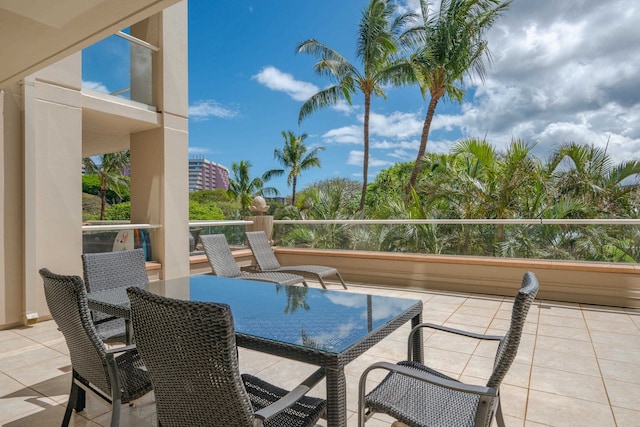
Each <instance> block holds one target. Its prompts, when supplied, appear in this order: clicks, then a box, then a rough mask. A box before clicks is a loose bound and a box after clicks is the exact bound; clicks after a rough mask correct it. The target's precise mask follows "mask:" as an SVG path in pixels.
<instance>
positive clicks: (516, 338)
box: [487, 272, 539, 388]
mask: <svg viewBox="0 0 640 427" xmlns="http://www.w3.org/2000/svg"><path fill="white" fill-rule="evenodd" d="M538 288H539V284H538V279H537V278H536V276H535V274H533V273H531V272H527V273H525V275H524V277H523V278H522V285H521V286H520V290H519V291H518V294H517V295H516V297H515V299H514V301H513V309H512V311H511V324H510V326H509V330H508V331H507V333H506V334H505V336H504V339H503V340H502V341H501V342H500V344H499V345H498V350H497V352H496V357H495V360H494V365H493V373H492V374H491V377H489V381H488V382H487V387H494V388H498V387H499V386H500V383H501V382H502V380H503V379H504V377H505V375H506V374H507V372H508V371H509V368H510V367H511V364H512V363H513V360H514V359H515V357H516V353H517V352H518V346H519V345H520V337H521V336H522V330H523V328H524V322H525V320H526V318H527V313H528V312H529V307H531V304H532V303H533V300H534V299H535V297H536V294H537V293H538Z"/></svg>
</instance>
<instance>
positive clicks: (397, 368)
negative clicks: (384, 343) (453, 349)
mask: <svg viewBox="0 0 640 427" xmlns="http://www.w3.org/2000/svg"><path fill="white" fill-rule="evenodd" d="M374 369H384V370H386V371H389V372H395V373H397V374H400V375H404V376H407V377H411V378H415V379H417V380H419V381H424V382H427V383H431V384H435V385H438V386H440V387H445V388H448V389H451V390H457V391H461V392H464V393H473V394H478V395H487V396H491V397H496V396H497V395H498V390H497V389H496V388H493V387H485V386H479V385H474V384H465V383H461V382H458V381H452V380H448V379H446V378H441V377H438V376H435V375H431V374H429V373H427V372H422V371H417V370H415V369H411V368H409V367H407V366H402V365H396V364H395V363H390V362H377V363H374V364H372V365H370V366H369V367H368V368H366V369H365V370H364V372H363V373H362V375H361V376H360V388H359V397H360V396H361V397H362V398H363V399H364V391H365V390H364V389H365V386H366V380H367V375H368V374H369V372H371V371H372V370H374Z"/></svg>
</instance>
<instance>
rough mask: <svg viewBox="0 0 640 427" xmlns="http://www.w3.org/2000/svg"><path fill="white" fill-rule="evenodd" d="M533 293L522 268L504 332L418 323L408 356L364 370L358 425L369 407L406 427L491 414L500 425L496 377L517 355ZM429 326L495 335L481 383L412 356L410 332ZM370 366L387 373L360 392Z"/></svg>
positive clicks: (471, 425) (484, 421)
mask: <svg viewBox="0 0 640 427" xmlns="http://www.w3.org/2000/svg"><path fill="white" fill-rule="evenodd" d="M537 293H538V280H537V279H536V276H535V275H534V274H533V273H531V272H527V273H525V275H524V277H523V279H522V285H521V287H520V290H519V291H518V294H517V295H516V297H515V300H514V303H513V309H512V313H511V324H510V326H509V330H508V331H507V333H506V334H505V335H504V336H493V335H481V334H475V333H471V332H466V331H461V330H458V329H453V328H449V327H445V326H440V325H434V324H430V323H423V324H420V325H418V326H416V327H415V328H414V329H413V330H412V331H411V334H410V335H409V343H410V344H409V360H408V361H404V362H399V363H398V364H393V363H388V362H378V363H374V364H373V365H371V366H369V367H368V368H366V369H365V370H364V372H363V373H362V376H361V377H360V386H359V393H358V427H364V423H365V421H366V420H367V419H369V418H370V417H371V416H372V415H373V414H374V413H376V412H381V413H385V414H388V415H390V416H392V417H394V418H396V419H397V420H399V421H400V422H402V423H404V424H406V425H407V426H410V427H431V426H457V427H480V426H482V427H489V426H490V425H491V422H492V420H493V418H494V417H495V418H496V421H497V424H498V426H499V427H504V425H505V424H504V418H503V415H502V408H501V406H500V383H501V382H502V380H503V379H504V377H505V375H506V374H507V372H508V370H509V368H510V367H511V364H512V363H513V360H514V359H515V357H516V353H517V351H518V346H519V344H520V337H521V335H522V329H523V327H524V322H525V319H526V317H527V313H528V312H529V307H530V306H531V304H532V303H533V300H534V299H535V297H536V294H537ZM419 328H432V329H436V330H439V331H444V332H450V333H453V334H457V335H462V336H466V337H470V338H475V339H479V340H495V341H498V342H499V344H498V349H497V352H496V356H495V359H494V366H493V372H492V374H491V376H490V377H489V380H488V381H487V383H486V385H485V386H480V385H472V384H466V383H462V382H460V381H458V380H456V379H454V378H451V377H449V376H447V375H445V374H442V373H440V372H438V371H435V370H433V369H431V368H428V367H427V366H424V365H422V364H420V363H417V362H415V361H412V360H411V354H412V349H411V343H412V342H413V340H412V338H413V334H414V333H416V331H417V330H418V329H419ZM375 369H383V370H387V371H389V372H390V373H389V374H387V376H386V377H385V378H384V379H383V380H382V382H381V383H380V384H378V386H377V387H375V388H374V389H373V390H372V391H371V392H370V393H368V394H365V387H366V380H367V375H368V374H369V373H370V372H371V371H372V370H375Z"/></svg>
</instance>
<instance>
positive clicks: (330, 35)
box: [83, 0, 640, 195]
mask: <svg viewBox="0 0 640 427" xmlns="http://www.w3.org/2000/svg"><path fill="white" fill-rule="evenodd" d="M367 4H368V2H367V1H363V0H349V1H344V0H340V1H338V0H323V1H317V0H315V1H308V2H300V1H293V0H278V1H275V2H265V1H255V0H253V1H249V0H219V1H215V2H213V1H205V0H190V1H189V104H190V120H189V151H190V155H192V156H195V155H204V156H205V157H206V158H207V159H209V160H212V161H214V162H217V163H221V164H223V165H225V166H226V167H228V168H231V164H232V163H233V162H237V161H240V160H248V161H250V162H251V163H252V165H253V167H252V169H251V172H252V175H253V176H258V175H261V174H262V173H263V172H265V171H266V170H268V169H273V168H279V167H280V165H279V164H278V163H277V162H276V161H275V160H274V158H273V151H274V149H275V148H281V147H282V145H283V139H282V136H281V135H280V133H281V132H282V131H283V130H284V131H288V130H291V131H293V132H294V133H296V134H301V133H307V134H308V135H309V137H308V138H307V140H306V142H307V145H308V146H310V147H316V146H324V147H325V150H324V151H322V152H321V153H320V158H321V162H322V167H321V168H320V169H311V170H307V171H305V172H303V174H302V175H301V177H300V179H299V184H300V187H299V188H301V187H304V186H305V185H307V184H309V183H312V182H315V181H318V180H320V179H325V178H329V177H336V176H339V177H346V178H353V179H361V177H362V111H363V108H362V97H361V96H358V95H356V96H355V97H354V99H353V105H352V106H348V105H340V106H338V107H337V108H327V109H325V110H321V111H319V112H318V113H315V114H313V115H311V116H309V117H308V118H306V119H305V120H304V121H303V122H302V124H301V125H300V126H298V123H297V118H298V112H299V109H300V106H301V105H302V103H303V102H304V100H306V99H307V98H308V97H309V96H310V95H312V94H313V93H315V91H317V90H318V89H320V88H322V87H324V86H326V85H328V84H330V81H329V79H328V78H320V77H318V76H316V75H315V74H314V72H313V69H312V66H313V64H314V62H315V60H314V58H312V57H310V56H307V55H300V54H296V53H295V46H296V45H297V44H298V43H299V42H301V41H304V40H306V39H309V38H315V39H317V40H319V41H321V42H323V43H325V44H327V45H329V46H331V47H332V48H334V49H335V50H337V51H339V52H340V53H341V54H342V55H343V56H345V57H347V58H348V59H349V60H351V61H352V63H357V58H356V57H355V36H356V33H357V26H358V22H359V20H360V16H361V12H362V10H363V9H364V8H365V7H366V5H367ZM397 5H398V7H399V8H400V9H402V10H412V11H413V10H417V6H418V2H417V1H416V0H398V2H397ZM639 21H640V8H639V7H638V6H637V5H636V2H634V1H631V0H612V1H609V2H606V3H603V2H601V1H598V0H582V1H580V2H558V1H555V0H538V1H536V2H530V1H525V0H515V1H514V2H513V4H512V5H511V8H510V9H509V10H508V11H507V12H506V14H505V15H504V16H503V17H502V18H500V19H499V20H498V22H497V23H496V25H495V27H494V28H493V29H492V31H491V32H490V33H489V35H488V38H489V47H490V50H491V52H492V54H493V59H494V61H493V64H492V65H489V66H488V67H487V78H486V81H485V82H484V84H482V83H481V82H480V81H479V80H477V79H476V80H475V81H473V82H470V83H471V84H470V85H469V86H468V87H467V89H468V92H467V97H466V99H465V102H464V103H463V104H462V105H457V104H452V103H448V102H440V104H439V106H438V109H437V111H436V118H435V120H434V123H433V125H432V132H431V135H430V138H429V144H428V146H427V151H436V152H446V151H448V150H449V148H450V147H451V146H452V144H453V143H455V141H456V140H457V139H459V138H460V137H463V136H470V137H484V136H485V135H486V136H487V139H488V141H489V142H490V143H492V144H494V145H495V146H497V147H498V148H499V149H503V148H505V147H506V146H507V145H508V144H509V142H510V141H511V139H512V138H521V139H523V140H525V141H527V142H530V143H536V144H537V145H536V149H535V152H536V153H537V154H538V155H539V156H540V157H541V158H544V157H545V156H546V155H548V153H549V152H550V151H551V150H552V149H553V148H555V147H556V146H557V145H559V144H561V143H564V142H568V141H575V142H579V143H587V144H595V145H596V146H601V147H605V146H607V144H608V146H607V149H608V152H609V153H610V154H611V155H612V157H613V158H614V160H616V161H622V160H627V159H630V158H640V85H638V82H639V81H640V49H638V48H637V46H638V45H640V32H638V31H637V22H639ZM604 22H606V23H607V25H603V23H604ZM109 43H113V44H114V46H111V45H110V44H109ZM118 43H126V42H124V41H123V40H119V39H118V40H114V41H109V42H107V41H105V42H104V43H101V45H100V47H96V48H93V50H91V49H87V50H85V54H84V55H83V61H84V63H83V64H84V68H85V73H84V74H83V80H85V82H84V84H85V86H86V87H88V88H94V89H101V90H102V89H103V90H107V91H114V90H117V89H120V88H122V87H126V85H127V83H126V82H123V83H117V82H115V78H116V76H115V74H117V73H116V67H113V66H109V67H108V68H107V67H104V66H102V67H100V66H99V65H98V64H97V59H96V57H97V56H100V57H101V58H102V60H103V61H108V63H109V64H113V63H114V61H118V60H120V59H122V60H125V59H124V58H120V59H119V58H118V55H122V54H121V53H117V52H118V51H119V49H117V48H116V47H115V45H116V44H118ZM124 54H125V55H128V53H127V52H126V50H125V51H124ZM110 55H113V56H110ZM94 61H95V63H94ZM105 69H108V70H114V71H109V73H110V74H113V75H105V71H104V70H105ZM92 70H95V71H92ZM98 71H99V73H98ZM122 73H123V74H126V67H122ZM119 78H126V75H124V76H122V75H121V76H119ZM122 85H124V86H122ZM121 86H122V87H121ZM425 108H426V101H425V100H423V99H422V97H421V95H420V92H419V90H418V89H417V87H405V88H389V89H388V90H387V99H386V100H385V99H383V98H374V99H373V101H372V116H371V148H372V149H371V157H370V176H369V179H370V180H372V179H373V178H374V177H375V175H376V174H377V173H378V172H379V171H380V170H382V169H384V168H387V167H388V166H390V165H391V164H393V163H394V162H397V161H407V160H413V159H414V158H415V153H416V152H417V146H418V143H419V138H420V132H421V129H422V123H423V120H424V114H425ZM269 184H270V185H273V186H275V187H277V188H278V189H279V190H280V191H281V192H282V193H283V194H285V195H286V194H289V192H290V189H289V188H288V187H287V185H286V180H285V178H284V177H283V178H280V179H274V180H272V181H270V182H269Z"/></svg>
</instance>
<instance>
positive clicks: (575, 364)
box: [533, 349, 600, 377]
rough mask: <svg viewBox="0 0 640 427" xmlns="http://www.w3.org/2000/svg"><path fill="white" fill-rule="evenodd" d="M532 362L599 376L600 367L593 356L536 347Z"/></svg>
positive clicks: (552, 367)
mask: <svg viewBox="0 0 640 427" xmlns="http://www.w3.org/2000/svg"><path fill="white" fill-rule="evenodd" d="M533 364H534V365H535V366H541V367H543V368H551V369H556V370H559V371H567V372H574V373H576V374H585V375H591V376H594V377H599V376H600V368H599V366H598V361H597V359H596V357H595V356H581V355H578V354H567V353H560V352H557V351H551V350H543V349H536V351H535V355H534V357H533Z"/></svg>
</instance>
